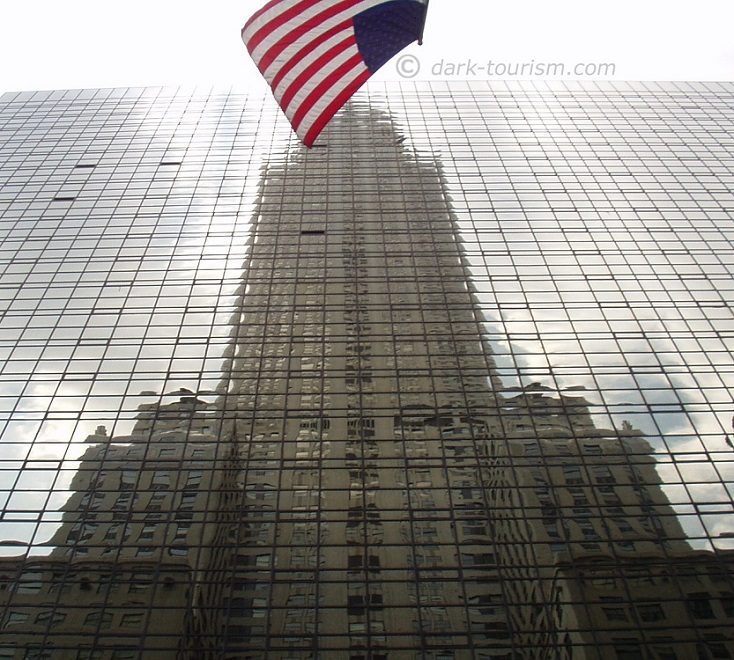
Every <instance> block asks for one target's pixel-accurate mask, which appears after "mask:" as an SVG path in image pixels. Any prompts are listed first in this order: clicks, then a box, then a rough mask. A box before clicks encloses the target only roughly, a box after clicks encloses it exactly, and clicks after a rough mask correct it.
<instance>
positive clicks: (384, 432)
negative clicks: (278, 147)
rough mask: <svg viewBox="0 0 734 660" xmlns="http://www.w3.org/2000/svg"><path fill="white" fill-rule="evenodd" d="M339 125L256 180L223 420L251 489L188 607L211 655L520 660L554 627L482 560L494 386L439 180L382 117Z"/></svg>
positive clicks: (529, 576)
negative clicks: (517, 649)
mask: <svg viewBox="0 0 734 660" xmlns="http://www.w3.org/2000/svg"><path fill="white" fill-rule="evenodd" d="M339 123H341V124H342V125H345V124H349V130H345V129H346V126H344V128H343V129H342V130H343V131H344V133H343V135H346V136H349V137H348V138H347V139H346V140H345V141H342V142H339V128H338V125H337V124H335V126H337V128H336V129H335V131H334V133H333V134H332V137H331V138H330V139H329V150H328V152H320V151H313V152H311V153H308V154H298V155H296V156H293V157H291V158H290V159H289V160H288V161H286V162H284V163H283V164H282V165H278V164H275V163H274V164H271V165H270V166H269V167H268V168H267V170H266V172H265V178H264V181H263V184H262V192H261V198H260V201H259V204H258V207H257V210H256V218H257V225H256V227H255V228H254V232H255V240H254V243H253V247H252V251H251V255H250V261H249V263H248V267H247V282H246V284H247V291H246V293H245V295H244V299H243V303H242V308H243V311H244V314H243V318H242V321H241V323H240V326H239V329H238V335H237V338H236V342H237V344H236V354H235V357H234V360H233V367H232V371H233V373H232V384H231V388H230V392H229V396H228V400H227V403H226V407H225V414H227V415H230V413H234V412H235V411H236V416H237V428H236V444H237V451H238V456H239V461H240V462H241V471H240V473H239V475H238V476H237V479H238V481H239V483H240V489H241V490H240V496H239V499H238V500H237V501H235V502H233V503H232V506H231V510H230V516H231V523H230V524H229V526H228V527H227V528H226V530H222V531H221V532H220V538H222V539H223V540H224V539H228V540H229V544H226V543H223V544H221V545H220V544H217V548H216V550H215V551H214V553H213V556H212V565H211V572H210V574H209V575H210V577H209V578H208V579H207V580H206V582H207V583H208V584H211V585H212V588H211V589H210V590H209V592H207V591H206V590H204V591H203V592H202V601H201V602H200V603H197V605H200V607H199V608H198V611H200V612H201V613H202V617H207V618H206V621H201V622H198V623H197V626H196V629H197V631H198V634H199V635H200V640H201V644H202V647H203V651H204V650H208V652H209V655H210V656H211V657H219V656H218V655H217V654H218V652H219V651H218V650H219V649H221V648H222V647H221V645H222V644H224V645H225V648H226V652H227V654H229V656H231V657H243V656H244V655H246V654H249V653H252V654H254V656H258V654H262V653H263V652H266V650H267V651H269V652H271V653H272V654H273V657H281V655H283V654H288V653H295V654H303V653H312V654H316V655H318V656H319V657H327V655H328V654H331V656H329V657H340V658H341V657H354V658H357V657H363V656H366V655H368V656H369V657H373V658H378V657H388V656H387V655H386V654H387V653H388V652H389V653H390V656H389V657H393V655H392V654H393V653H396V652H398V651H397V650H398V649H400V650H401V651H400V652H401V653H402V654H403V656H401V657H406V658H407V657H415V655H416V654H417V653H421V654H423V657H426V658H438V657H454V656H455V657H461V655H462V654H464V655H466V654H467V653H471V652H472V650H474V651H475V652H476V654H477V657H482V656H483V655H486V654H491V655H492V657H510V656H511V654H512V652H513V651H512V645H513V635H515V636H516V639H517V640H518V641H519V640H520V639H523V640H524V641H523V644H522V646H525V648H527V649H531V648H533V647H536V646H538V645H542V644H545V643H546V637H547V630H545V628H547V624H546V623H544V622H545V621H547V617H546V613H545V612H544V610H543V606H542V598H540V597H538V596H539V594H537V593H536V594H535V596H536V597H537V598H536V600H535V602H537V603H538V604H539V607H538V608H536V609H534V610H533V612H532V617H531V616H526V617H511V616H510V610H511V609H513V607H514V605H513V603H512V598H513V594H512V589H513V583H512V581H513V580H521V581H523V583H530V582H533V583H534V584H538V580H537V570H536V568H535V567H534V566H533V565H532V564H530V563H527V562H526V563H525V564H524V565H522V566H513V567H512V570H511V571H504V570H503V569H502V567H501V566H500V565H499V559H498V558H497V557H496V556H495V555H494V542H495V536H494V535H495V534H496V533H497V532H496V530H495V529H494V527H493V524H492V520H493V518H494V515H495V514H494V512H493V504H492V503H493V502H494V501H495V500H496V499H501V498H502V497H503V496H504V497H508V496H509V492H508V490H509V486H510V481H508V482H507V483H505V484H504V485H497V484H495V485H494V487H493V488H490V487H489V486H490V480H491V479H492V477H493V474H494V473H495V472H496V470H495V469H494V468H493V466H492V465H491V460H490V457H488V455H487V453H488V448H489V438H490V437H491V436H492V435H494V436H497V437H499V427H496V426H495V428H494V430H492V429H493V427H492V425H493V424H495V425H496V423H497V419H498V418H497V415H496V402H495V396H494V394H493V386H492V384H491V383H490V374H491V373H492V369H491V364H490V363H488V358H487V357H486V355H487V354H486V352H485V351H484V350H483V347H482V345H481V340H480V333H479V328H478V323H477V319H476V318H475V311H474V310H475V308H474V303H473V300H472V296H471V294H470V292H469V290H468V288H467V285H466V271H465V267H464V264H463V263H462V257H461V249H460V245H459V243H458V241H457V236H456V231H455V227H454V226H453V224H452V219H451V211H450V207H449V204H448V201H447V199H446V197H445V194H444V190H443V187H442V185H441V181H440V178H439V172H438V169H437V167H436V164H435V163H434V162H433V161H431V160H430V159H429V160H428V161H427V162H425V163H424V162H421V161H420V160H419V161H416V159H415V157H414V156H412V155H410V154H409V153H407V152H406V151H404V149H403V147H402V146H401V144H400V142H401V141H400V140H398V137H399V136H398V134H397V133H396V131H395V128H394V126H393V125H392V123H391V121H390V119H389V118H388V117H387V116H385V115H383V114H381V113H378V112H372V111H369V110H366V109H361V108H359V109H358V108H355V107H353V108H352V110H351V111H350V112H348V113H347V114H346V115H345V116H344V117H343V118H342V120H341V122H339ZM503 493H504V495H503ZM523 526H524V523H523V522H522V521H519V522H518V523H517V527H518V528H522V527H523ZM213 576H217V577H216V579H214V578H213ZM222 584H223V585H224V587H222V586H220V585H222ZM523 607H525V609H527V606H526V605H525V604H524V603H523ZM531 618H532V619H533V620H532V622H530V619H531ZM520 624H523V625H524V627H523V629H522V630H514V629H513V628H514V627H516V626H517V625H520ZM222 631H223V632H224V638H222V637H221V636H220V634H221V632H222ZM518 635H519V636H518ZM518 641H516V642H514V644H518ZM203 651H202V652H203ZM299 657H301V656H300V655H299ZM395 657H397V656H395ZM487 657H490V656H489V655H487ZM517 657H520V656H517ZM528 657H530V656H528Z"/></svg>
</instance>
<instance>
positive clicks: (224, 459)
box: [0, 85, 734, 659]
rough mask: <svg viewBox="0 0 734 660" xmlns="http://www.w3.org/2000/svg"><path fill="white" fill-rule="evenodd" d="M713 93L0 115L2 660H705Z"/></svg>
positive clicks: (714, 571)
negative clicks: (297, 113) (295, 125)
mask: <svg viewBox="0 0 734 660" xmlns="http://www.w3.org/2000/svg"><path fill="white" fill-rule="evenodd" d="M732 95H733V90H732V87H731V86H722V85H713V86H699V87H695V86H668V87H664V86H647V87H643V86H636V87H633V86H625V85H619V86H617V87H612V86H605V87H603V88H600V87H598V86H594V85H589V86H587V87H586V88H577V89H569V88H566V87H562V86H559V87H557V88H555V89H536V88H533V87H518V88H517V89H514V90H508V89H506V88H504V87H501V86H496V87H488V86H486V85H474V86H452V87H442V86H435V85H430V86H428V85H427V86H416V87H414V86H402V87H386V88H384V87H380V86H371V87H370V88H369V92H365V93H363V95H362V96H360V97H358V99H357V100H356V101H355V102H353V103H352V105H351V106H350V107H349V108H348V109H347V110H346V111H345V112H344V113H343V114H342V116H341V117H340V118H339V119H338V120H337V121H336V122H335V123H334V125H333V127H332V128H331V129H330V131H328V132H327V133H326V134H325V137H324V138H323V140H322V142H323V146H322V147H320V148H317V149H314V150H313V151H311V152H305V151H304V150H302V149H301V148H299V147H297V146H296V145H294V144H292V143H289V136H288V134H287V131H286V127H285V126H282V125H280V123H279V122H278V121H276V120H275V117H274V116H273V115H272V114H268V113H269V112H270V111H269V110H268V111H267V112H265V111H262V110H261V105H260V101H259V100H256V101H253V100H247V99H246V97H243V96H240V95H236V94H229V95H228V94H218V93H210V94H201V93H198V94H193V95H188V94H187V93H184V92H177V93H173V92H170V91H167V90H128V91H118V90H114V91H113V90H100V91H90V92H82V93H79V92H76V93H54V94H45V95H39V96H36V97H35V98H34V97H33V96H32V95H26V96H19V97H13V96H12V95H6V96H5V97H3V101H4V102H5V105H3V106H0V117H3V118H8V117H9V119H8V120H7V121H6V123H5V124H3V125H1V126H2V127H0V130H1V131H2V133H1V134H0V135H2V137H3V139H4V140H5V142H4V143H3V146H2V151H1V152H0V153H2V158H3V159H4V161H2V162H4V164H2V169H1V170H0V172H1V173H2V176H4V177H6V179H3V180H2V181H3V184H4V187H3V190H2V192H1V193H0V204H4V206H3V207H2V208H3V216H2V218H1V219H0V222H3V223H5V227H6V229H7V231H8V238H7V241H6V243H5V244H4V246H3V247H4V248H5V249H6V252H5V253H4V254H5V255H6V261H5V262H4V263H5V264H6V269H5V273H4V275H3V278H5V277H6V276H7V278H8V279H3V280H0V286H3V287H4V289H3V291H4V292H5V294H6V299H7V300H8V301H9V303H8V309H7V311H6V312H5V316H4V317H3V319H2V323H0V331H2V332H3V333H5V334H3V335H2V337H1V339H2V341H3V342H4V345H5V347H6V348H7V350H8V357H9V359H8V360H7V364H8V365H10V369H9V370H8V371H5V372H3V374H2V377H3V379H4V380H3V385H5V384H6V383H8V389H6V390H5V393H7V396H6V409H7V411H8V412H7V415H6V416H7V419H8V426H7V427H6V430H5V432H4V434H3V436H2V444H0V451H1V452H4V453H3V454H2V456H1V457H0V460H3V461H5V462H4V463H3V465H2V468H3V471H4V475H5V476H6V477H7V483H8V486H7V491H8V496H9V499H8V504H7V506H6V508H5V512H4V515H3V519H2V521H0V523H1V524H2V527H0V533H1V534H2V539H0V541H1V542H3V544H4V545H3V549H4V551H5V552H4V554H5V555H6V556H7V559H5V560H4V561H3V562H2V574H3V580H4V582H3V585H4V588H3V589H2V591H1V592H0V606H1V607H2V616H3V618H2V625H3V628H2V635H3V637H2V639H3V640H8V641H7V642H6V641H3V642H1V643H0V645H4V646H2V653H4V654H5V655H4V657H9V658H10V657H18V658H22V657H59V658H61V657H85V658H86V657H95V658H96V657H100V658H102V657H105V658H106V657H111V658H112V657H114V658H123V657H125V658H127V657H130V658H134V657H211V658H223V657H227V658H241V657H252V658H260V657H263V658H265V657H268V658H286V657H287V658H312V657H319V658H327V657H333V658H344V657H349V658H354V659H356V658H367V657H370V658H391V659H393V658H414V657H421V658H465V657H476V658H539V657H548V658H550V657H553V658H640V657H645V658H648V657H649V658H676V657H679V658H687V657H706V658H707V657H714V658H715V657H729V656H730V654H732V653H734V646H733V645H732V635H731V629H732V623H733V622H732V617H733V616H734V610H733V603H734V584H732V570H731V568H732V555H731V549H732V545H733V544H732V540H731V539H732V532H733V531H734V530H733V529H732V522H731V521H732V517H731V508H732V491H731V488H732V451H733V448H732V446H731V442H732V441H731V439H730V437H729V435H728V433H729V432H730V431H731V428H730V424H731V422H730V418H731V415H732V403H731V397H730V395H729V389H728V387H729V385H730V382H729V381H730V380H731V378H732V368H731V358H732V355H731V352H730V350H729V348H730V342H731V333H732V327H731V311H730V306H729V302H730V300H729V299H730V297H731V294H730V292H731V290H732V286H731V284H732V282H731V275H730V272H729V267H728V266H727V264H730V263H732V260H731V259H730V257H731V244H730V241H729V239H730V237H731V233H732V217H731V216H732V214H731V211H732V208H733V206H734V197H733V196H732V193H731V189H732V186H731V183H732V138H731V137H730V135H731V130H730V129H731V123H732V110H731V108H732V103H731V101H732ZM368 98H369V102H368ZM267 107H270V106H269V105H267ZM378 107H379V108H384V109H385V110H384V111H383V110H377V108H378ZM79 117H84V118H85V120H88V122H87V123H86V124H85V125H84V126H80V121H79ZM44 122H45V123H44ZM145 145H148V146H147V147H146V146H145ZM174 146H175V148H174ZM92 152H93V153H95V154H96V155H97V156H98V157H99V158H98V162H97V164H95V163H94V162H92V161H88V160H87V156H88V154H89V153H92ZM262 153H267V154H268V156H267V158H266V159H265V161H264V162H263V161H262V160H258V154H260V155H261V154H262ZM113 156H114V157H115V158H117V159H125V158H127V157H128V156H129V157H131V158H137V162H138V164H137V165H136V166H131V167H132V169H130V168H127V169H126V168H125V167H123V166H122V165H114V166H112V165H110V167H109V171H105V170H104V169H103V168H102V166H101V164H102V163H104V162H108V163H112V162H113V161H112V160H109V161H105V158H109V159H111V158H112V157H113ZM69 161H72V162H71V163H70V162H69ZM0 164H1V163H0ZM85 171H86V172H85ZM103 173H104V177H102V176H101V175H102V174H103ZM98 174H99V175H100V177H101V180H96V179H95V178H94V177H96V176H97V175H98ZM78 175H85V176H88V177H89V179H88V180H85V182H82V181H80V180H77V179H74V177H75V176H78ZM128 175H129V176H130V180H129V181H128V180H127V179H126V178H125V177H126V176H128ZM146 177H148V179H147V187H146V183H145V181H146ZM158 177H162V178H161V179H158ZM70 180H74V181H76V183H78V184H79V187H78V189H76V190H75V191H74V193H73V194H72V193H70V192H68V189H67V188H65V186H67V185H68V182H69V181H70ZM85 201H86V203H83V202H85ZM59 205H62V206H59ZM131 209H132V210H131ZM47 216H49V217H52V220H50V221H47V220H46V218H47ZM48 222H50V224H48ZM39 230H40V231H41V233H40V234H39V233H37V231H39ZM69 236H71V238H68V237H69ZM95 236H96V238H95ZM143 236H146V237H147V238H142V237H143ZM110 238H111V239H114V241H116V242H115V243H114V244H110V243H108V242H106V241H107V240H108V239H110ZM72 239H73V240H72ZM141 240H142V241H143V242H142V243H141V242H140V241H141ZM37 241H41V242H42V243H43V244H41V243H37ZM146 241H147V242H146ZM28 245H31V246H32V247H34V248H39V249H37V250H36V251H35V252H34V253H33V255H30V253H28V252H27V251H26V250H27V249H30V248H28V247H27V246H28ZM41 248H42V249H41ZM141 249H145V250H146V252H145V254H142V255H141ZM245 258H246V261H245V263H244V267H243V260H244V259H245ZM77 264H82V265H83V266H84V268H83V269H82V268H80V267H79V266H76V267H75V265H77ZM102 265H104V266H105V269H107V270H108V271H109V275H108V276H107V277H108V278H109V279H108V281H106V282H105V283H104V284H103V285H100V283H99V282H97V283H96V288H95V287H92V286H91V285H90V284H89V283H88V282H89V280H90V279H91V278H92V277H94V276H93V275H92V274H93V273H98V272H100V267H101V266H102ZM49 273H50V274H51V276H52V277H53V279H50V278H49V276H48V274H49ZM116 273H120V275H116ZM131 273H132V274H131ZM56 277H60V279H58V280H56ZM74 278H76V279H74ZM120 278H122V279H120ZM124 278H127V279H124ZM121 282H122V283H123V284H122V290H123V294H120V293H119V291H120V289H121V286H120V283H121ZM124 287H128V288H124ZM135 287H143V288H135ZM26 291H30V292H31V293H30V294H28V295H30V297H27V294H26ZM194 292H196V294H197V295H194ZM143 293H145V294H146V295H145V296H143V295H142V294H143ZM80 294H81V295H80ZM110 298H112V299H114V302H112V303H109V302H108V300H109V299H110ZM28 300H31V301H33V302H30V303H29V302H28ZM57 300H61V301H62V302H51V303H50V304H51V305H52V307H50V308H49V307H47V306H46V305H47V304H48V303H47V301H57ZM80 301H83V303H81V302H80ZM121 303H124V307H122V306H121ZM182 303H183V307H181V305H182ZM16 305H17V306H16ZM80 305H82V309H87V308H90V310H91V311H89V310H88V311H86V312H84V313H77V310H78V308H79V306H80ZM97 305H99V306H100V310H101V313H102V315H103V316H104V318H102V317H100V318H98V319H95V318H94V317H95V314H94V312H95V310H96V309H97ZM110 305H117V307H110ZM154 305H155V306H156V308H158V307H160V308H161V309H160V311H159V312H158V314H159V316H155V314H156V312H155V309H154V307H153V306H154ZM128 306H129V307H130V308H131V309H132V311H131V312H130V313H129V314H127V312H125V309H126V308H127V307H128ZM160 314H167V315H168V316H160ZM162 318H165V319H166V321H167V322H166V323H165V324H162V323H160V320H161V319H162ZM8 319H10V321H9V322H8V325H4V324H5V322H7V321H8ZM68 328H72V329H71V330H68ZM727 342H728V343H727ZM90 347H91V348H92V349H93V350H95V351H97V352H95V353H94V354H87V353H85V352H83V353H78V354H77V353H74V352H73V351H76V350H78V349H84V348H90ZM159 348H160V354H158V353H157V352H156V351H158V349H159ZM71 349H73V351H72V350H71ZM34 351H35V353H34ZM64 351H65V352H64ZM70 351H71V352H70ZM107 351H109V353H108V352H107ZM62 355H64V356H65V358H63V359H62V358H61V357H60V356H62ZM102 360H109V361H108V362H105V363H103V362H102ZM109 365H114V366H115V367H116V370H115V371H112V372H110V371H108V367H109ZM50 368H51V369H50ZM80 369H81V371H80ZM76 374H80V377H79V378H76V377H75V375H76ZM76 381H81V382H82V383H84V382H85V381H86V383H87V384H86V389H84V387H85V386H82V389H81V390H79V389H75V385H76V384H77V383H76ZM38 383H43V387H45V388H46V389H45V390H44V392H46V394H44V395H43V396H42V395H41V394H40V392H41V390H35V389H33V388H35V387H37V386H38ZM65 383H66V384H68V389H64V387H63V386H64V385H65ZM109 383H115V385H114V386H113V387H116V388H117V389H112V390H110V389H98V388H105V387H109ZM13 388H15V389H13ZM121 388H122V389H121ZM34 434H35V435H34ZM84 440H86V441H87V443H84V442H83V441H84ZM51 451H54V452H55V453H53V454H49V453H48V452H51ZM28 544H30V545H28ZM23 546H26V547H23ZM28 654H31V655H28ZM33 654H36V655H33ZM70 654H71V655H70Z"/></svg>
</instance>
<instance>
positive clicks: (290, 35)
mask: <svg viewBox="0 0 734 660" xmlns="http://www.w3.org/2000/svg"><path fill="white" fill-rule="evenodd" d="M361 1H362V0H341V2H338V3H336V4H333V5H331V4H330V5H328V7H327V9H325V10H324V11H322V12H320V13H318V14H315V15H313V16H310V17H308V18H305V17H301V18H302V19H303V20H300V19H299V21H298V23H297V24H296V25H295V27H291V26H286V27H287V28H288V29H287V30H284V32H283V34H279V35H278V36H277V37H275V39H274V41H273V42H270V41H268V43H267V44H263V46H264V47H267V50H266V51H265V52H264V53H260V52H258V50H257V48H255V49H254V50H253V49H250V53H251V54H252V56H253V59H254V60H255V61H256V62H257V68H258V69H260V70H261V71H262V68H261V62H262V60H263V59H268V58H270V60H271V61H272V59H275V58H277V57H278V56H279V55H280V54H281V53H283V51H284V50H285V49H286V48H287V47H288V46H289V45H291V44H293V43H294V42H296V41H298V40H299V39H302V38H303V37H304V36H305V35H307V34H308V33H309V32H311V31H312V30H315V29H316V28H318V27H319V26H320V25H321V24H323V23H324V22H326V21H328V20H329V19H330V18H333V17H334V16H338V15H339V14H342V13H344V12H346V11H348V10H349V9H351V8H353V7H354V5H357V4H360V2H361ZM248 48H249V47H248Z"/></svg>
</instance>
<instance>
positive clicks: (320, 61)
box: [280, 34, 357, 108]
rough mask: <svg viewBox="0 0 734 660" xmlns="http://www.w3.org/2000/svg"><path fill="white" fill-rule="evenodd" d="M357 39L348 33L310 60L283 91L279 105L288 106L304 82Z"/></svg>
mask: <svg viewBox="0 0 734 660" xmlns="http://www.w3.org/2000/svg"><path fill="white" fill-rule="evenodd" d="M356 45H357V40H356V39H355V38H354V35H353V34H350V35H349V36H348V37H347V38H346V39H343V40H342V41H340V42H339V43H338V44H335V45H334V46H332V47H331V48H330V49H329V50H327V51H326V52H325V53H324V54H323V55H321V56H320V57H318V58H317V59H316V60H314V61H313V62H311V64H309V65H308V66H307V67H306V68H305V69H304V70H303V71H302V72H301V74H300V75H299V76H298V77H297V78H296V79H295V80H294V81H293V82H292V83H291V84H290V85H288V88H287V89H286V90H285V92H284V93H283V97H282V98H281V99H280V105H281V107H282V108H288V106H289V105H290V103H291V101H292V100H293V97H294V96H295V95H296V94H297V93H298V91H299V90H300V89H302V88H303V87H304V86H305V85H306V83H307V82H308V81H309V80H310V79H311V78H313V77H314V76H315V75H316V74H317V73H318V72H319V71H321V70H322V69H323V68H324V67H325V66H326V65H327V64H328V63H329V62H330V61H332V60H333V59H334V58H335V57H336V56H337V55H339V54H340V53H343V52H344V51H345V50H347V49H348V48H349V47H350V46H356Z"/></svg>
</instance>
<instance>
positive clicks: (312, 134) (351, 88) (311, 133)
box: [303, 69, 372, 147]
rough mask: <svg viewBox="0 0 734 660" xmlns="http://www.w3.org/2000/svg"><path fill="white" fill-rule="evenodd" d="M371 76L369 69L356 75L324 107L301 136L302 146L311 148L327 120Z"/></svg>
mask: <svg viewBox="0 0 734 660" xmlns="http://www.w3.org/2000/svg"><path fill="white" fill-rule="evenodd" d="M371 76H372V72H371V71H370V70H369V69H365V70H364V71H362V72H361V73H359V74H358V75H357V77H356V78H354V80H352V82H350V83H349V84H348V85H346V86H345V87H344V89H343V90H342V91H341V92H340V93H339V94H338V95H337V96H336V97H335V98H334V99H333V100H332V101H331V103H329V105H327V106H326V108H325V109H324V110H323V112H322V113H321V114H320V115H319V116H318V118H317V119H316V121H315V122H313V124H311V127H310V128H309V129H308V131H307V132H306V134H305V135H304V136H303V144H305V145H306V146H307V147H312V146H313V143H314V142H315V141H316V138H317V137H318V136H319V134H320V133H321V131H323V130H324V128H325V127H326V124H328V123H329V120H330V119H331V118H332V117H333V116H334V115H335V114H336V112H337V110H339V108H341V107H342V106H343V105H344V104H345V103H346V102H347V101H348V100H349V99H350V98H351V97H352V95H353V94H354V92H356V91H357V90H358V89H359V88H360V87H361V86H362V85H364V84H365V83H366V82H367V81H368V80H369V79H370V77H371Z"/></svg>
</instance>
